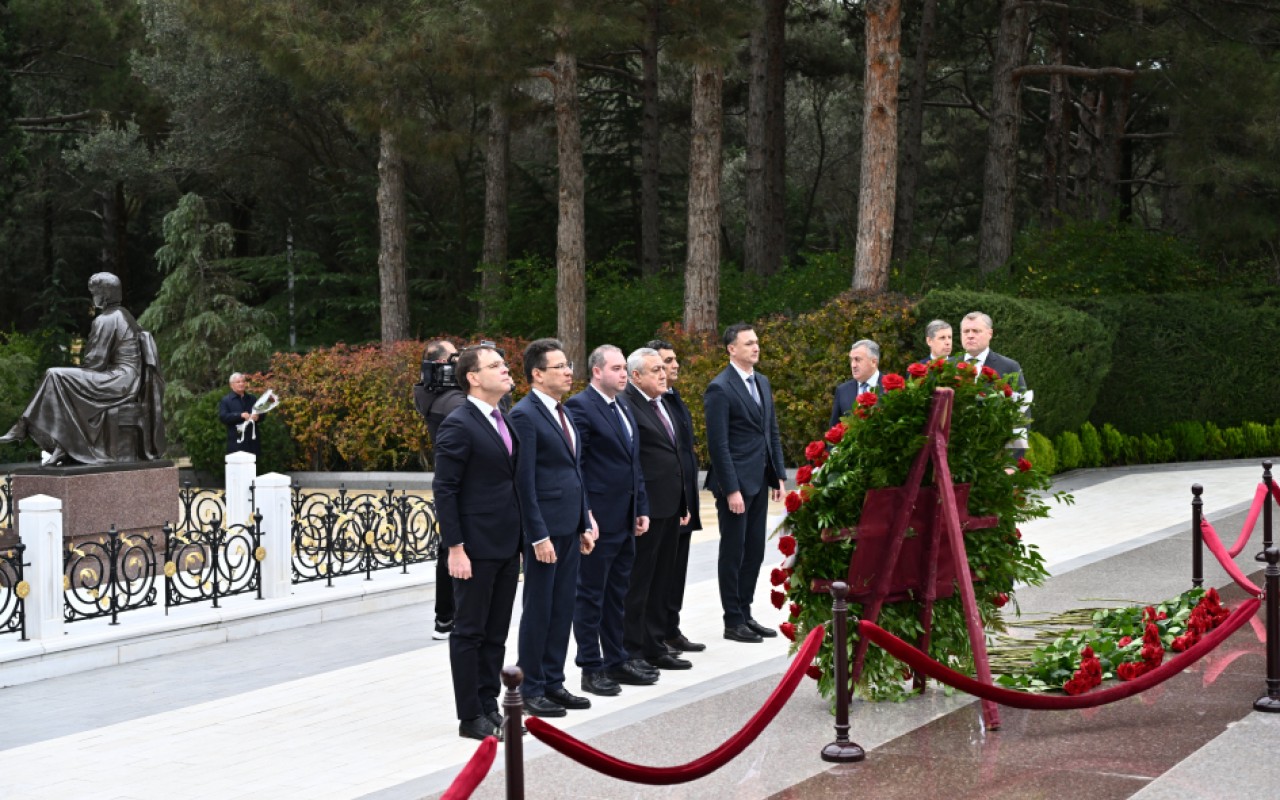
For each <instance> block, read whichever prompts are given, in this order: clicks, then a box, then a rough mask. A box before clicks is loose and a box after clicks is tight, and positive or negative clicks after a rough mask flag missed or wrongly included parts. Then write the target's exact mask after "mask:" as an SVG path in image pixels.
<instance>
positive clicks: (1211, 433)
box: [1204, 422, 1227, 459]
mask: <svg viewBox="0 0 1280 800" xmlns="http://www.w3.org/2000/svg"><path fill="white" fill-rule="evenodd" d="M1204 455H1205V458H1208V459H1219V458H1227V442H1226V439H1225V438H1223V436H1222V429H1221V428H1219V427H1218V426H1217V425H1214V424H1213V423H1212V422H1206V423H1205V424H1204Z"/></svg>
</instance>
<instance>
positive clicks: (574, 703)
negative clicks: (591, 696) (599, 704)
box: [547, 687, 591, 711]
mask: <svg viewBox="0 0 1280 800" xmlns="http://www.w3.org/2000/svg"><path fill="white" fill-rule="evenodd" d="M547 699H548V700H550V701H552V702H553V703H559V704H560V705H562V706H564V707H565V708H570V709H573V710H574V711H581V710H583V709H585V708H591V701H590V700H588V699H587V698H585V697H580V696H578V695H576V694H570V693H569V690H568V689H565V688H564V687H561V688H559V689H548V690H547Z"/></svg>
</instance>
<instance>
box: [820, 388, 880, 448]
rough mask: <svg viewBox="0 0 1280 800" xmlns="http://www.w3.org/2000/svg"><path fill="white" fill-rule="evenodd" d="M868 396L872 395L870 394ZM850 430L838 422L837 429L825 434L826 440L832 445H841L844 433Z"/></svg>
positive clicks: (834, 428)
mask: <svg viewBox="0 0 1280 800" xmlns="http://www.w3.org/2000/svg"><path fill="white" fill-rule="evenodd" d="M868 394H870V393H869V392H868ZM848 429H849V428H848V426H847V425H845V424H844V423H843V422H837V423H836V424H835V427H833V428H832V429H831V430H829V431H827V432H826V433H825V434H823V437H822V438H824V439H826V440H827V441H828V442H831V443H832V444H840V440H841V439H843V438H844V432H845V431H847V430H848Z"/></svg>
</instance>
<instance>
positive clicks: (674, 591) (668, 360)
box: [646, 339, 707, 653]
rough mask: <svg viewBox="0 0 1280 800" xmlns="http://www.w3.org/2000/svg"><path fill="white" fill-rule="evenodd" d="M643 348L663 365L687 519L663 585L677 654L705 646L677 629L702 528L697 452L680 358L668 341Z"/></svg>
mask: <svg viewBox="0 0 1280 800" xmlns="http://www.w3.org/2000/svg"><path fill="white" fill-rule="evenodd" d="M646 347H652V348H653V349H654V350H657V351H658V355H660V356H662V365H663V366H664V367H666V368H667V394H666V396H665V397H664V398H663V399H664V401H665V402H666V406H667V410H668V411H670V412H671V416H672V418H673V419H674V422H675V426H676V438H677V439H678V440H679V442H680V465H681V469H682V471H683V472H684V491H685V497H686V498H687V500H688V503H689V521H688V522H686V523H684V524H682V525H681V526H680V535H679V536H678V537H677V538H676V560H675V565H674V566H673V567H672V571H671V580H670V581H669V582H668V584H667V629H666V635H665V637H664V639H665V641H666V644H667V647H669V648H671V649H672V650H675V651H677V653H697V652H701V651H703V650H706V649H707V646H706V645H705V644H703V643H702V642H694V641H690V640H689V637H687V636H685V635H684V634H683V633H682V632H681V631H680V611H681V609H683V608H684V584H685V578H686V576H687V575H688V574H689V546H690V544H691V542H692V540H693V532H694V531H700V530H702V517H701V515H700V514H699V509H698V505H699V502H698V453H697V451H696V450H695V449H694V447H695V445H694V439H693V415H692V414H691V413H689V406H687V405H685V402H684V398H682V397H681V396H680V392H679V391H677V390H676V386H675V384H676V382H677V381H679V380H680V359H679V358H677V357H676V351H675V348H674V347H672V346H671V343H670V342H664V341H663V340H661V339H654V340H653V341H651V342H649V344H647V345H646Z"/></svg>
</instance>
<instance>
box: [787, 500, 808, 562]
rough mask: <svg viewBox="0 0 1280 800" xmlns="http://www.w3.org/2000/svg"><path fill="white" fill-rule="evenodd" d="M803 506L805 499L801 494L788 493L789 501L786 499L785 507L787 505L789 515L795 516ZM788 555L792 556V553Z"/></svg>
mask: <svg viewBox="0 0 1280 800" xmlns="http://www.w3.org/2000/svg"><path fill="white" fill-rule="evenodd" d="M803 504H804V498H803V497H801V496H800V495H799V493H797V492H788V493H787V499H786V501H785V503H784V505H786V507H787V513H788V514H794V513H796V511H798V510H799V509H800V506H801V505H803ZM787 555H791V554H790V553H788V554H787Z"/></svg>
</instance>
